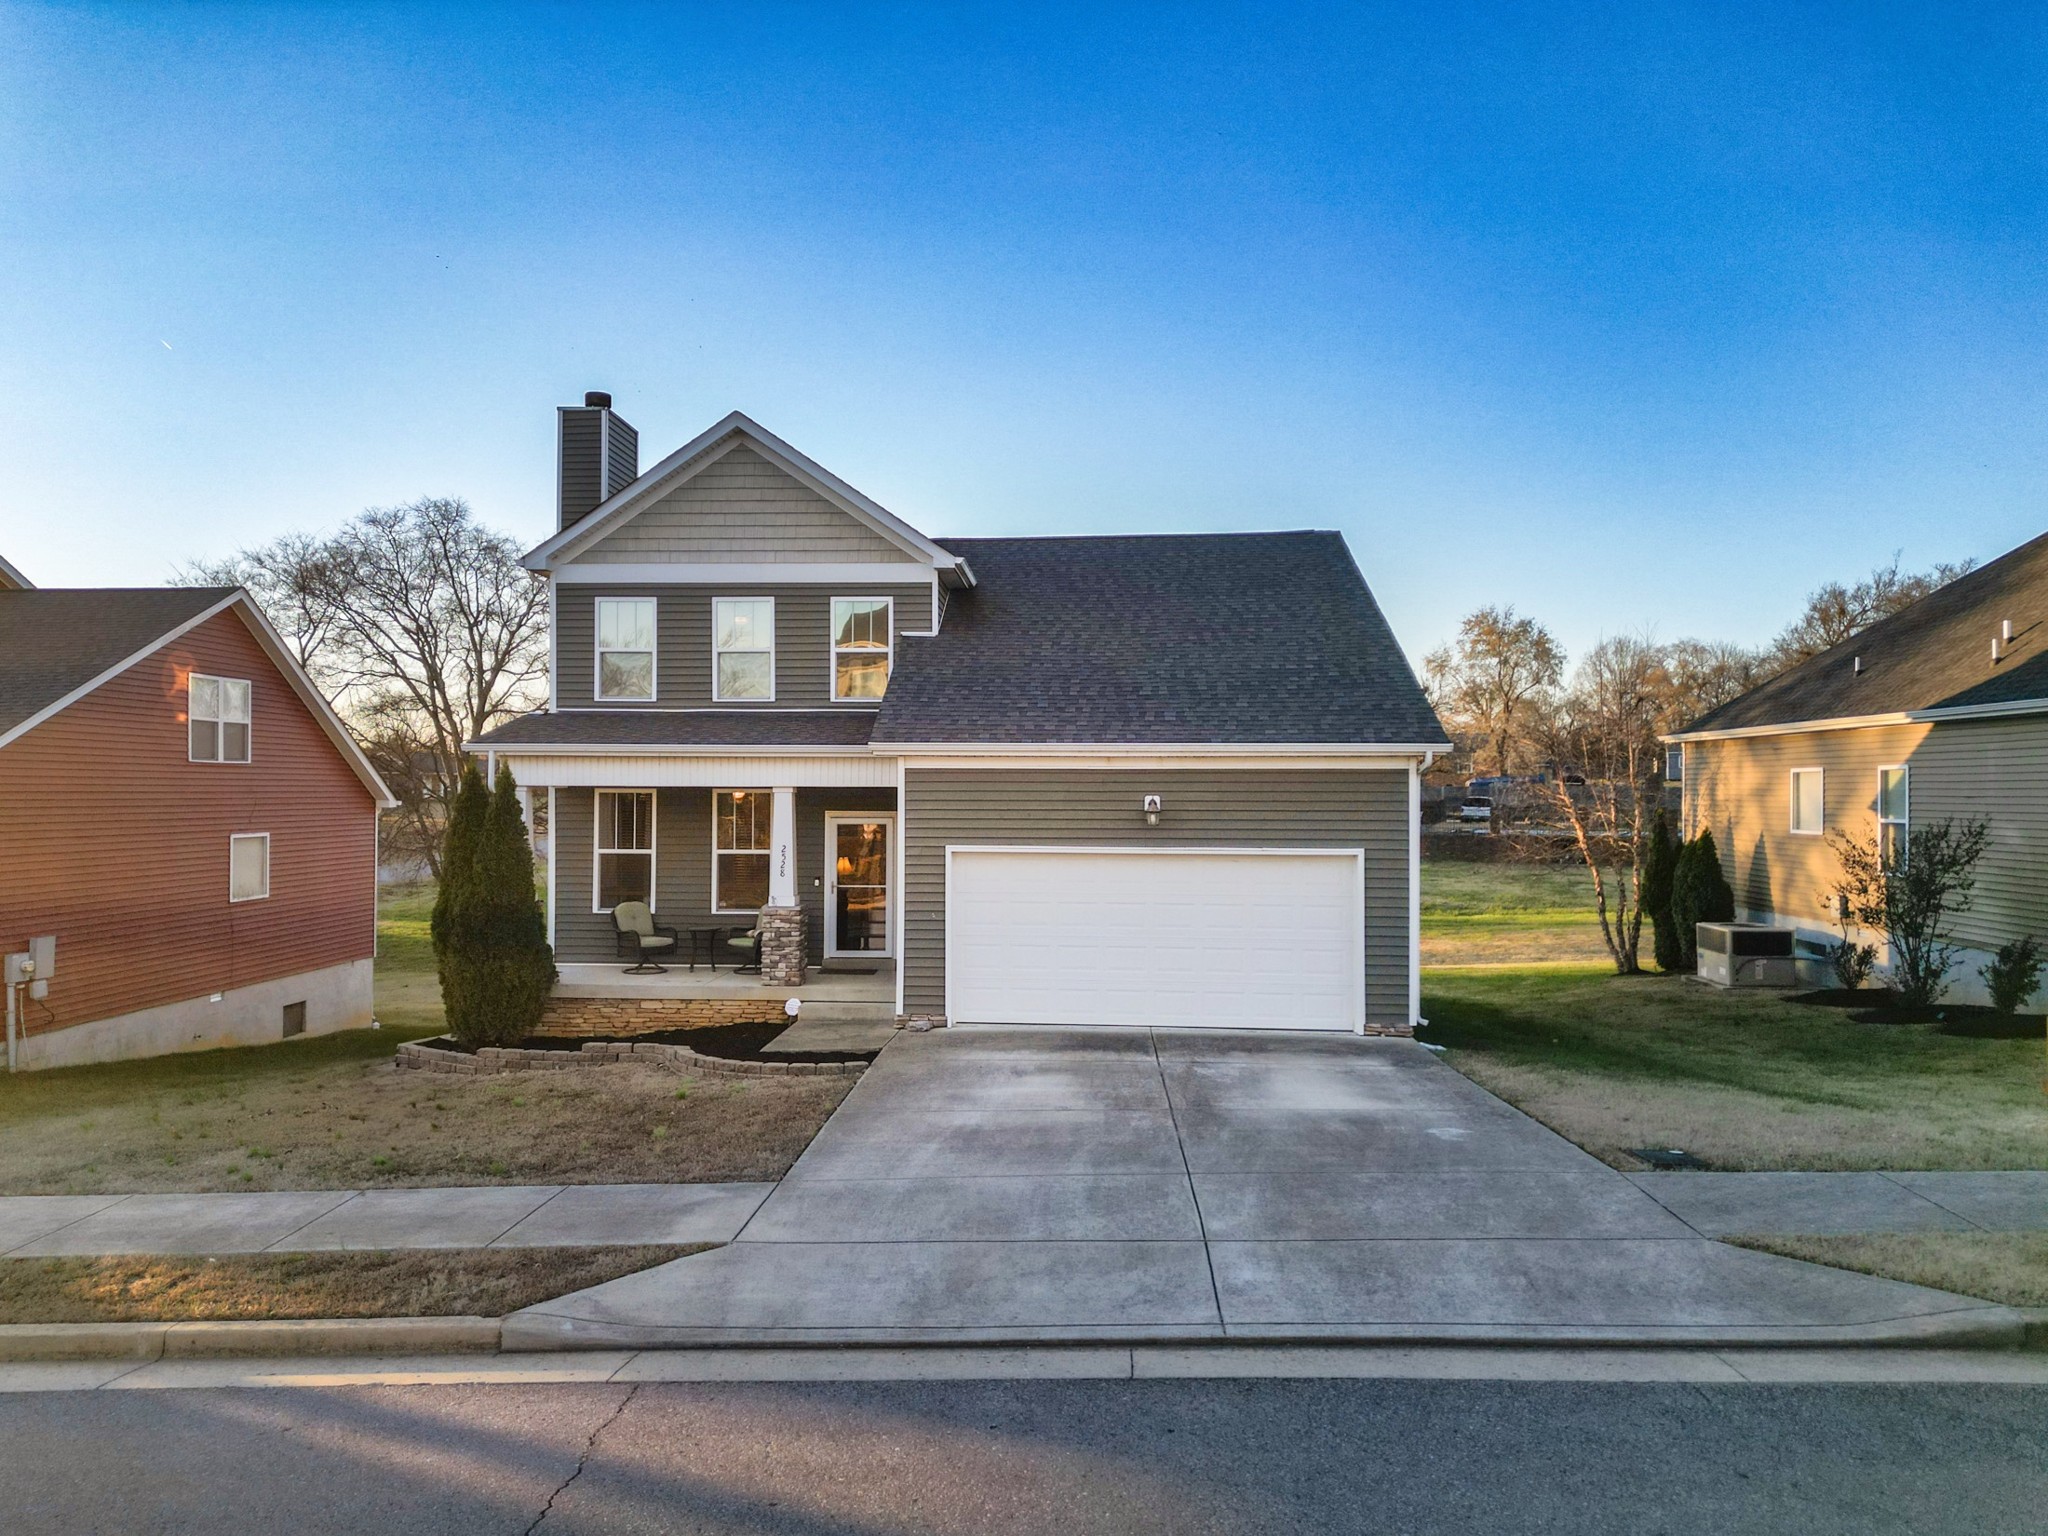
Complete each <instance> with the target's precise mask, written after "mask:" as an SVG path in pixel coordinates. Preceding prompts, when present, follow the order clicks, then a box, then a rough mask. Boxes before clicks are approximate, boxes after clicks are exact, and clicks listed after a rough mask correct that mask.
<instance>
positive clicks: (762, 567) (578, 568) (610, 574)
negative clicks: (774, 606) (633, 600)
mask: <svg viewBox="0 0 2048 1536" xmlns="http://www.w3.org/2000/svg"><path fill="white" fill-rule="evenodd" d="M931 578H932V568H931V567H930V566H928V565H921V564H913V563H910V562H907V561H906V562H905V563H904V564H902V565H812V564H790V565H775V564H763V563H761V562H758V561H752V562H748V563H747V564H744V565H743V564H740V563H739V562H737V561H735V562H734V563H733V564H731V565H720V564H717V563H714V562H706V561H692V562H690V563H689V564H681V563H678V564H674V565H658V564H657V565H649V564H645V563H635V564H631V565H627V564H623V563H621V564H618V565H606V564H602V563H599V562H595V561H593V562H591V563H590V564H587V565H564V566H560V567H558V568H557V569H556V570H555V571H554V572H552V573H551V579H552V580H554V581H555V582H558V583H559V584H561V585H562V586H565V587H608V586H617V587H628V586H653V587H735V586H737V587H760V586H767V585H770V584H774V585H777V586H798V587H840V588H848V587H880V586H890V587H904V586H910V587H915V586H922V585H923V584H924V583H925V582H926V581H928V580H930V579H931ZM732 595H734V596H741V595H744V594H740V593H734V594H732Z"/></svg>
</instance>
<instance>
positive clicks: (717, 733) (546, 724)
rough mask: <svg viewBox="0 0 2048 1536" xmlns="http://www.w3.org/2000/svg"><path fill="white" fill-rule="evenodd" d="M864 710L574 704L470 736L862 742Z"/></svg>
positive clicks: (742, 743) (736, 743)
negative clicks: (581, 706)
mask: <svg viewBox="0 0 2048 1536" xmlns="http://www.w3.org/2000/svg"><path fill="white" fill-rule="evenodd" d="M874 723H875V713H874V711H873V710H871V709H839V710H823V709H819V710H781V709H729V710H662V709H602V710H600V709H576V710H568V711H565V712H557V713H555V714H534V715H521V716H520V717H519V718H518V719H517V720H508V721H506V722H505V724H503V725H501V726H499V727H497V729H495V730H491V731H486V732H484V734H483V735H482V736H479V737H478V738H477V745H478V746H482V747H493V748H496V749H497V750H499V751H501V752H502V751H507V750H510V749H513V748H517V747H590V748H593V749H596V750H600V751H601V750H603V749H604V748H606V747H675V748H678V749H684V750H691V751H698V750H710V751H717V750H720V749H723V748H727V747H740V748H746V747H864V746H866V745H867V741H868V732H869V730H870V729H871V728H872V727H873V726H874Z"/></svg>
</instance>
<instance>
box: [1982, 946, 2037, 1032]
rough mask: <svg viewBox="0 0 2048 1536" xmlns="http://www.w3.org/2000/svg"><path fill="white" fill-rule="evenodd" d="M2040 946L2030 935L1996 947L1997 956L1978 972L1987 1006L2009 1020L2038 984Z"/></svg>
mask: <svg viewBox="0 0 2048 1536" xmlns="http://www.w3.org/2000/svg"><path fill="white" fill-rule="evenodd" d="M2042 968H2043V961H2042V958H2041V946H2040V945H2039V944H2037V943H2035V942H2034V940H2033V938H2032V937H2031V936H2029V937H2027V938H2023V939H2014V940H2013V941H2012V942H2011V943H2010V944H2001V945H1999V946H1998V954H1997V957H1996V958H1995V959H1993V960H1992V962H1991V963H1990V964H1989V965H1987V966H1985V967H1984V968H1983V970H1982V971H1981V972H1980V973H1979V974H1981V975H1982V976H1983V978H1984V985H1985V987H1986V988H1987V989H1988V990H1989V991H1990V993H1991V1006H1992V1007H1993V1008H1995V1009H1996V1010H1998V1012H2000V1013H2002V1014H2004V1015H2005V1016H2006V1017H2007V1018H2011V1017H2012V1016H2013V1015H2014V1014H2016V1013H2018V1012H2019V1011H2020V1009H2021V1008H2023V1007H2024V1006H2025V1005H2026V1001H2027V999H2028V998H2030V997H2032V996H2033V995H2034V990H2035V988H2037V987H2039V986H2040V985H2041V971H2042Z"/></svg>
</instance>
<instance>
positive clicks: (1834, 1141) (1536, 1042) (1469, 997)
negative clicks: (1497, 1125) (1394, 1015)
mask: <svg viewBox="0 0 2048 1536" xmlns="http://www.w3.org/2000/svg"><path fill="white" fill-rule="evenodd" d="M1423 1013H1424V1015H1425V1016H1426V1017H1427V1018H1428V1019H1429V1021H1430V1022H1429V1027H1428V1028H1427V1029H1426V1030H1424V1031H1423V1032H1422V1038H1423V1039H1425V1040H1428V1041H1430V1042H1432V1043H1433V1044H1437V1045H1443V1046H1447V1047H1449V1048H1450V1049H1449V1054H1448V1057H1447V1059H1448V1060H1449V1062H1450V1064H1451V1065H1452V1066H1454V1067H1456V1068H1457V1069H1458V1070H1459V1071H1461V1072H1463V1073H1465V1074H1466V1075H1467V1076H1468V1077H1470V1078H1472V1079H1473V1080H1474V1081H1476V1082H1478V1083H1480V1084H1481V1085H1482V1086H1484V1087H1486V1088H1488V1089H1489V1090H1491V1091H1492V1092H1494V1093H1496V1094H1499V1095H1500V1096H1501V1097H1502V1098H1504V1099H1506V1100H1508V1102H1510V1103H1512V1104H1514V1105H1516V1106H1518V1107H1519V1108H1521V1109H1523V1110H1525V1111H1527V1112H1528V1113H1529V1114H1531V1115H1533V1116H1534V1117H1535V1118H1537V1119H1538V1120H1541V1121H1542V1122H1543V1123H1544V1124H1546V1125H1549V1126H1551V1127H1552V1128H1553V1129H1555V1130H1557V1131H1559V1132H1560V1133H1562V1134H1563V1135H1565V1136H1568V1137H1570V1138H1571V1139H1572V1140H1573V1141H1576V1142H1577V1143H1579V1145H1581V1146H1583V1147H1585V1148H1586V1149H1587V1150H1588V1151H1589V1152H1592V1153H1593V1154H1594V1155H1595V1156H1597V1157H1599V1158H1601V1159H1603V1160H1604V1161H1606V1162H1608V1163H1611V1164H1612V1165H1614V1166H1615V1167H1618V1168H1640V1167H1642V1166H1643V1164H1642V1163H1641V1162H1639V1161H1638V1160H1637V1159H1635V1158H1633V1157H1631V1156H1630V1155H1629V1153H1628V1150H1627V1149H1629V1148H1631V1147H1661V1148H1669V1147H1678V1148H1683V1149H1684V1150H1686V1151H1688V1152H1690V1153H1692V1154H1693V1155H1694V1156H1696V1157H1698V1158H1700V1159H1701V1160H1702V1161H1703V1162H1705V1163H1707V1164H1708V1165H1709V1166H1711V1167H1715V1168H1808V1169H1830V1168H1835V1169H1853V1168H1899V1169H1912V1168H2044V1167H2048V1095H2044V1094H2043V1092H2042V1077H2043V1065H2044V1063H2043V1049H2042V1042H2041V1041H2039V1040H1973V1039H1963V1038H1958V1037H1955V1036H1950V1035H1942V1034H1937V1033H1936V1032H1935V1031H1934V1030H1933V1029H1932V1028H1930V1027H1928V1026H1924V1025H1896V1024H1855V1023H1851V1022H1850V1021H1849V1020H1848V1019H1847V1017H1846V1016H1845V1015H1844V1014H1843V1013H1842V1012H1841V1011H1840V1010H1837V1009H1833V1008H1818V1007H1810V1006H1806V1005H1803V1004H1797V1003H1791V1002H1787V1001H1784V1000H1783V999H1781V998H1780V997H1778V996H1777V995H1775V994H1770V993H1761V992H1746V991H1745V992H1724V991H1720V990H1718V989H1715V988H1712V987H1708V986H1706V985H1704V984H1702V983H1700V982H1698V981H1696V980H1694V979H1692V978H1690V977H1677V976H1639V977H1626V978H1624V977H1618V976H1616V975H1615V974H1614V973H1613V972H1612V970H1610V969H1607V968H1604V967H1600V966H1569V967H1567V966H1546V967H1527V968H1520V969H1502V968H1484V967H1475V968H1472V969H1466V970H1458V969H1440V970H1431V971H1427V972H1425V973H1424V976H1423Z"/></svg>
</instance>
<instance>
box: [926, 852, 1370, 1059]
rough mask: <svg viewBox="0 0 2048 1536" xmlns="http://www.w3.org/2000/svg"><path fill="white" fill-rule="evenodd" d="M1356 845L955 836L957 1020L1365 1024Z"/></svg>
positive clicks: (951, 885) (949, 961) (949, 863)
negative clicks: (1141, 844) (1139, 844)
mask: <svg viewBox="0 0 2048 1536" xmlns="http://www.w3.org/2000/svg"><path fill="white" fill-rule="evenodd" d="M1364 871H1365V856H1364V853H1363V852H1362V851H1361V850H1359V849H1356V848H1342V849H1329V848H1244V849H1236V848H1187V849H1172V850H1167V849H1159V848H1142V849H1137V848H1101V847H1056V848H1055V847H957V846H954V847H948V848H947V849H946V1014H947V1017H948V1018H949V1019H950V1020H951V1021H952V1022H953V1023H955V1024H1054V1025H1068V1026H1083V1027H1085V1026H1090V1025H1097V1026H1113V1025H1127V1026H1147V1027H1154V1028H1163V1029H1315V1030H1360V1029H1363V1028H1364V1025H1365V872H1364Z"/></svg>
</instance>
